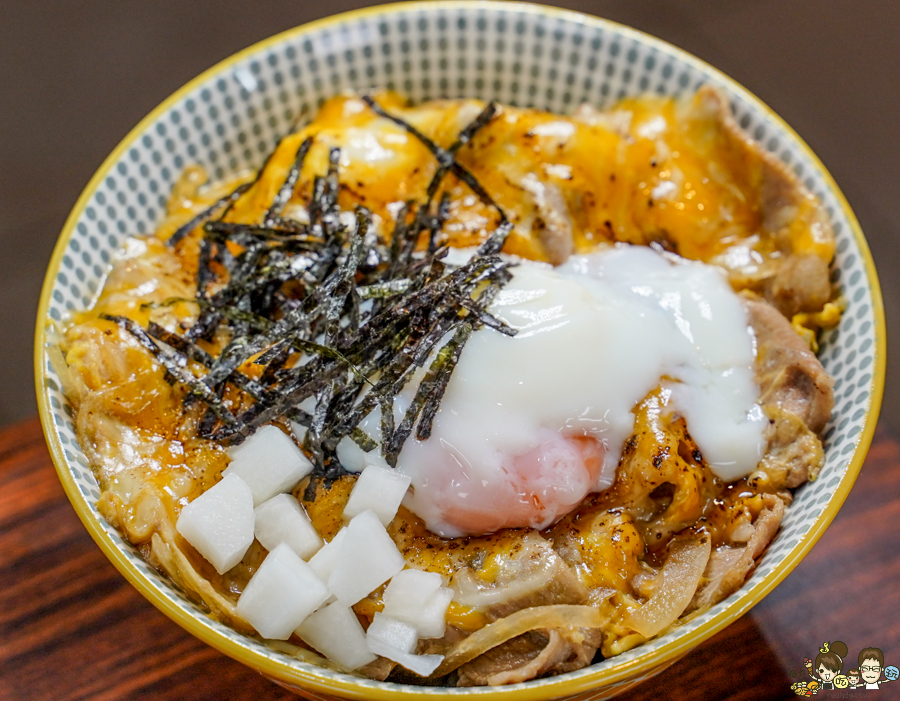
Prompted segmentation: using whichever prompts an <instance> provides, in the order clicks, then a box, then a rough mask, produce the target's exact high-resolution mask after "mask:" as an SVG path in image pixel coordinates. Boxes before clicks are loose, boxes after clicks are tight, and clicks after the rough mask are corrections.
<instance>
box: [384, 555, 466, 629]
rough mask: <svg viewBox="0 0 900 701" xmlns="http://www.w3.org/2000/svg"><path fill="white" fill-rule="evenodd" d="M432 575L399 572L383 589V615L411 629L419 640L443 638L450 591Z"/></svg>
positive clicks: (437, 576)
mask: <svg viewBox="0 0 900 701" xmlns="http://www.w3.org/2000/svg"><path fill="white" fill-rule="evenodd" d="M442 584H443V579H442V577H441V575H439V574H437V573H436V572H422V571H420V570H403V571H402V572H398V573H397V574H396V575H394V577H393V579H391V581H390V584H388V585H387V587H386V588H385V590H384V614H385V615H386V616H391V617H392V618H396V619H397V620H399V621H403V622H405V623H409V624H410V625H412V626H415V628H416V630H417V631H418V633H419V637H420V638H440V637H441V636H443V635H444V628H445V625H446V623H445V622H446V617H447V607H448V606H450V601H451V600H452V599H453V590H452V589H448V588H446V587H443V586H442Z"/></svg>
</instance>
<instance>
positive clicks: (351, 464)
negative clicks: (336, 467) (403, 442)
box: [335, 431, 390, 472]
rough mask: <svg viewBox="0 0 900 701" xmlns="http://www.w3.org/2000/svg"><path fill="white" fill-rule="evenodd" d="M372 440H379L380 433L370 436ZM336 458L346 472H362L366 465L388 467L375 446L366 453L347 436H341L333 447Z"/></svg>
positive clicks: (387, 468)
mask: <svg viewBox="0 0 900 701" xmlns="http://www.w3.org/2000/svg"><path fill="white" fill-rule="evenodd" d="M371 437H372V438H373V439H374V440H380V438H381V433H380V431H379V433H378V435H377V436H371ZM335 452H336V453H337V457H338V460H339V461H340V463H341V465H343V467H344V469H345V470H347V471H348V472H362V471H363V469H365V468H366V467H367V466H368V465H377V466H378V467H383V468H385V469H386V470H389V469H390V466H389V465H388V463H387V460H385V459H384V457H383V456H382V455H381V451H380V450H379V449H378V448H377V447H376V448H374V449H372V450H370V451H369V452H368V453H367V452H366V451H364V450H363V449H362V448H360V447H359V446H358V445H357V444H356V441H354V440H353V439H352V438H350V437H349V436H344V437H343V438H341V440H340V442H339V443H338V444H337V448H336V449H335Z"/></svg>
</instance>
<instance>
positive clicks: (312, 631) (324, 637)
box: [295, 603, 377, 669]
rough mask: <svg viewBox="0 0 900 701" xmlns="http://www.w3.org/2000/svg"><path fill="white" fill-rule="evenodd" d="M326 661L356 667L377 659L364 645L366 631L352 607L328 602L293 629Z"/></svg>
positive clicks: (349, 667) (348, 667)
mask: <svg viewBox="0 0 900 701" xmlns="http://www.w3.org/2000/svg"><path fill="white" fill-rule="evenodd" d="M295 632H296V633H297V635H299V636H300V637H301V638H302V639H303V640H304V641H306V642H307V643H308V644H309V645H311V646H312V647H314V648H315V649H316V650H318V651H319V652H320V653H322V654H323V655H325V657H327V658H328V659H329V660H334V661H335V662H337V663H338V664H339V665H342V666H343V667H346V668H347V669H357V668H359V667H362V666H363V665H365V664H369V662H374V661H375V660H376V659H377V658H376V657H375V654H374V653H373V652H372V651H371V650H369V646H368V645H367V644H366V632H365V631H364V630H363V627H362V626H361V625H360V623H359V620H358V619H357V618H356V614H355V613H353V610H352V609H351V608H349V607H347V606H342V605H341V604H337V603H335V604H329V605H328V606H325V607H323V608H321V609H319V610H318V611H316V612H315V613H314V614H312V615H311V616H310V617H309V618H307V619H306V620H305V621H303V623H301V624H300V627H299V628H297V630H296V631H295Z"/></svg>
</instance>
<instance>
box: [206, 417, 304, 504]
mask: <svg viewBox="0 0 900 701" xmlns="http://www.w3.org/2000/svg"><path fill="white" fill-rule="evenodd" d="M228 457H230V458H231V464H230V465H229V466H228V467H227V468H226V469H225V472H224V473H223V474H225V475H231V474H236V475H238V476H239V477H240V478H241V479H242V480H244V481H245V482H246V483H247V485H248V486H249V487H250V491H251V492H253V505H254V506H259V505H260V504H262V503H263V502H264V501H268V500H269V499H271V498H272V497H274V496H275V495H276V494H280V493H282V492H289V491H291V490H292V489H293V488H294V487H295V486H296V485H297V482H299V481H300V480H301V479H303V478H304V477H306V476H307V475H308V474H309V473H310V472H312V469H313V466H312V463H311V462H310V461H309V460H308V459H307V457H306V456H305V455H304V454H303V453H302V451H301V450H300V449H299V448H298V447H297V446H296V445H294V441H292V440H291V439H290V438H288V437H287V436H286V435H285V434H284V432H283V431H281V430H279V429H278V428H277V427H275V426H272V425H268V426H263V427H262V428H260V429H259V430H258V431H257V432H256V433H254V434H253V435H252V436H250V437H249V438H248V439H247V440H245V441H244V442H243V443H241V444H240V445H238V446H235V447H234V448H229V449H228Z"/></svg>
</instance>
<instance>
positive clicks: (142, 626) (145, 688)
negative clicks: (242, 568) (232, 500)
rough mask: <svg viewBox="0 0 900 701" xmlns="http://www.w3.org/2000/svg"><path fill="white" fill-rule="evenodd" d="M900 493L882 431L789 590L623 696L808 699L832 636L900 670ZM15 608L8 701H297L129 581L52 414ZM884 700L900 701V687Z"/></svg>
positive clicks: (1, 442) (34, 450) (0, 669)
mask: <svg viewBox="0 0 900 701" xmlns="http://www.w3.org/2000/svg"><path fill="white" fill-rule="evenodd" d="M898 487H900V441H898V440H897V439H895V438H894V437H893V436H892V435H891V434H890V433H888V431H887V430H885V429H884V428H883V427H882V428H880V429H879V431H878V432H877V433H876V437H875V441H874V443H873V445H872V448H871V450H870V451H869V456H868V459H867V461H866V464H865V467H864V468H863V470H862V472H861V474H860V476H859V479H858V480H857V482H856V485H855V486H854V488H853V491H852V493H851V494H850V497H849V498H848V499H847V501H846V503H845V504H844V507H843V508H842V510H841V512H840V513H839V514H838V516H837V518H836V519H835V520H834V522H833V523H832V525H831V527H830V528H829V530H828V532H827V533H826V534H825V535H824V536H823V537H822V539H821V540H820V541H819V543H818V544H817V545H816V546H815V548H814V549H813V550H812V552H811V553H810V554H809V555H808V556H807V557H806V558H805V560H804V561H803V562H802V563H801V564H800V565H799V566H798V567H797V568H796V569H795V570H794V571H793V572H792V573H791V574H790V575H789V576H788V577H787V579H785V580H784V582H782V584H781V585H780V586H779V587H778V588H777V589H775V591H774V592H772V593H771V594H770V595H769V596H768V597H766V599H765V600H763V601H762V602H761V603H760V604H759V605H758V606H756V608H754V609H753V611H752V612H751V613H749V614H748V615H746V616H744V617H743V618H742V619H740V620H739V621H737V622H736V623H734V624H733V625H731V626H730V627H728V628H726V629H725V630H723V631H722V632H720V633H719V634H718V635H716V636H714V637H713V638H711V639H710V640H708V641H707V642H706V643H704V644H703V645H701V646H700V647H699V648H697V649H696V650H695V651H693V652H692V653H691V654H689V655H688V656H687V657H685V658H684V659H682V660H681V661H679V662H678V663H676V664H675V665H674V666H673V667H671V668H670V669H669V670H667V671H666V672H664V673H663V674H662V675H661V676H659V677H657V678H656V679H653V680H651V681H648V682H646V683H644V684H643V685H641V686H639V687H637V688H636V689H635V690H633V691H631V692H629V693H627V694H625V695H624V696H622V697H621V698H623V699H635V700H641V701H643V700H645V699H648V700H649V699H660V698H666V699H673V700H680V699H691V700H700V699H717V700H718V699H747V700H749V699H754V700H756V699H790V698H797V697H795V696H794V695H793V694H792V692H791V690H790V685H791V683H792V682H793V681H795V680H796V679H798V678H801V677H800V675H801V673H802V672H803V660H804V658H805V657H812V658H814V657H815V655H816V653H817V651H818V648H819V647H820V646H821V645H822V643H823V642H825V641H826V640H827V641H833V640H842V641H844V642H845V643H846V644H847V646H848V647H849V649H850V654H849V656H848V658H849V659H852V660H853V661H854V662H855V659H856V655H857V653H858V651H859V650H861V649H862V648H863V647H878V648H881V650H882V651H883V652H884V656H885V664H887V665H890V664H894V665H900V587H898V582H900V528H898V524H900V498H898V497H900V489H898ZM0 602H2V608H0V699H27V700H28V701H43V700H47V701H49V700H51V699H52V700H53V701H64V700H74V699H90V700H91V701H113V700H118V699H129V701H131V700H135V699H155V700H158V699H163V700H165V699H172V700H175V699H177V700H179V701H194V700H198V699H216V700H217V701H232V700H238V699H255V700H270V699H272V700H274V699H293V698H296V697H294V696H292V695H291V694H289V693H288V692H286V691H284V690H282V689H281V688H279V687H277V686H275V685H274V684H272V683H271V682H269V681H267V680H266V679H264V678H263V677H261V676H259V675H258V674H256V673H255V672H253V671H252V670H250V669H249V668H247V667H244V666H243V665H241V664H239V663H238V662H235V661H233V660H231V659H229V658H227V657H225V656H223V655H222V654H220V653H218V652H216V651H215V650H213V649H212V648H210V647H207V646H206V645H205V644H203V643H201V642H200V641H198V640H196V639H195V638H193V637H191V636H190V635H188V634H187V633H186V632H184V631H183V630H182V629H181V628H179V627H178V626H177V625H176V624H175V623H173V622H172V621H170V620H169V619H168V618H166V617H165V616H164V615H163V614H161V613H160V612H159V611H157V610H156V609H155V608H154V607H153V606H151V605H150V604H149V603H148V602H147V601H146V600H144V599H143V598H142V597H141V596H140V595H139V594H138V593H137V591H135V590H134V589H133V588H132V587H131V586H130V585H129V584H128V583H127V582H126V581H125V579H124V578H123V577H122V576H121V575H120V574H119V573H118V572H117V571H116V570H115V569H114V568H113V566H112V565H111V564H110V563H109V562H108V561H107V560H106V558H105V557H104V555H103V554H102V552H101V551H100V549H99V548H98V547H97V546H96V545H94V543H93V541H92V540H91V538H90V537H89V536H88V534H87V531H85V529H84V528H83V527H82V525H81V523H80V522H79V520H78V518H77V516H76V515H75V512H74V510H73V509H72V507H71V506H70V505H69V502H68V500H67V499H66V496H65V494H64V493H63V490H62V487H61V486H60V484H59V482H58V481H57V478H56V473H55V471H54V469H53V466H52V464H51V462H50V456H49V454H48V452H47V449H46V446H45V444H44V439H43V435H42V433H41V428H40V424H39V422H38V420H37V419H36V418H34V419H30V420H26V421H24V422H21V423H19V424H15V425H13V426H11V427H9V428H7V429H5V430H3V431H0ZM897 686H900V684H898V685H897ZM879 691H880V694H879V695H878V696H877V698H879V699H880V698H883V699H891V698H900V689H896V688H894V686H893V685H888V686H886V687H884V688H883V689H880V690H879ZM840 693H841V692H839V691H829V692H823V694H822V695H821V696H819V698H828V697H831V696H835V697H837V695H839V694H840ZM864 695H866V696H868V694H867V692H865V691H863V690H858V691H855V692H849V691H848V692H844V697H845V698H847V697H848V698H853V697H855V696H864Z"/></svg>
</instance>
